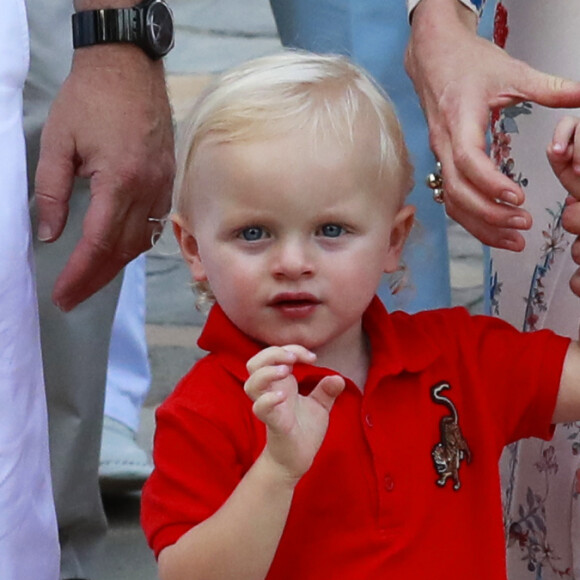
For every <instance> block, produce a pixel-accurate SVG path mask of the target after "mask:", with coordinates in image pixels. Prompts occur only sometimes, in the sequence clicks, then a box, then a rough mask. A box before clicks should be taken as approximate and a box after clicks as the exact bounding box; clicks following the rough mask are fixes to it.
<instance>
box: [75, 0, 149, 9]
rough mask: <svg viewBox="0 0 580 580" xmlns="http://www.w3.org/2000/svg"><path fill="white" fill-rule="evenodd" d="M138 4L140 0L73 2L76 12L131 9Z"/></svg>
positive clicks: (78, 0)
mask: <svg viewBox="0 0 580 580" xmlns="http://www.w3.org/2000/svg"><path fill="white" fill-rule="evenodd" d="M138 3H139V0H73V6H74V9H75V12H82V11H83V10H99V9H101V8H129V7H131V6H135V5H136V4H138Z"/></svg>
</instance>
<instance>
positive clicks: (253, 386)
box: [244, 365, 292, 401]
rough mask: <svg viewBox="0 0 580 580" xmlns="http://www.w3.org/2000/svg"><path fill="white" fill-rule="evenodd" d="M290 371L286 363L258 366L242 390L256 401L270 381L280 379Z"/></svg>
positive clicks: (268, 387) (269, 384)
mask: <svg viewBox="0 0 580 580" xmlns="http://www.w3.org/2000/svg"><path fill="white" fill-rule="evenodd" d="M291 372H292V370H291V367H289V366H288V365H275V366H266V367H261V368H258V369H257V370H256V371H255V372H253V373H252V374H251V375H250V378H249V379H248V380H247V381H246V383H245V384H244V391H246V394H247V395H248V397H250V399H252V401H256V400H257V399H258V397H260V396H261V395H262V394H263V393H264V392H265V391H267V390H268V389H270V388H271V386H272V383H275V382H276V381H281V380H283V379H285V378H286V377H288V376H289V375H290V373H291Z"/></svg>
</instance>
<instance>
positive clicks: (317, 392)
mask: <svg viewBox="0 0 580 580" xmlns="http://www.w3.org/2000/svg"><path fill="white" fill-rule="evenodd" d="M345 384H346V383H345V381H344V379H343V378H342V377H341V376H339V375H331V376H328V377H324V378H323V379H322V380H321V381H320V382H319V383H318V384H317V385H316V387H315V388H314V390H313V391H312V392H311V393H310V395H309V396H310V397H312V398H313V399H314V400H315V401H317V402H318V403H320V404H321V405H322V406H323V407H324V408H325V409H326V410H327V411H328V412H330V409H332V405H334V401H335V400H336V397H338V395H340V393H342V391H343V390H344V387H345Z"/></svg>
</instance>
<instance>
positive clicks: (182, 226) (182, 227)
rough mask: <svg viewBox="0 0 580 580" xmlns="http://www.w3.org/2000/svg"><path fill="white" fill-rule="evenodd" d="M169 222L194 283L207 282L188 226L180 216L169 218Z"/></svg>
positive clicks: (197, 249)
mask: <svg viewBox="0 0 580 580" xmlns="http://www.w3.org/2000/svg"><path fill="white" fill-rule="evenodd" d="M171 222H172V223H173V233H174V235H175V239H176V240H177V243H178V244H179V249H180V250H181V255H182V256H183V259H184V260H185V261H186V262H187V265H188V266H189V271H190V272H191V276H192V278H193V279H194V280H195V281H196V282H204V281H205V280H207V276H206V273H205V268H204V266H203V263H202V261H201V257H200V255H199V248H198V245H197V239H196V238H195V236H194V235H193V234H192V233H191V231H190V226H189V224H188V223H187V221H186V220H185V219H183V217H182V216H180V215H173V216H171Z"/></svg>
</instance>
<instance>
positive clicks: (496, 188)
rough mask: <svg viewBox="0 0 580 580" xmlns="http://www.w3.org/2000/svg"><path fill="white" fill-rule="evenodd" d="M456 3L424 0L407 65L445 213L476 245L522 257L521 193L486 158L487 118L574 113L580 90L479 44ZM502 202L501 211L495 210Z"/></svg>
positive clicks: (471, 20) (467, 14)
mask: <svg viewBox="0 0 580 580" xmlns="http://www.w3.org/2000/svg"><path fill="white" fill-rule="evenodd" d="M476 25H477V22H476V17H475V14H474V13H473V12H471V11H470V10H469V9H467V8H465V7H464V6H463V5H462V4H461V3H459V2H458V1H457V0H422V1H421V2H420V3H419V5H418V6H417V8H416V9H415V10H414V12H413V20H412V32H411V38H410V42H409V46H408V48H407V55H406V61H405V65H406V68H407V72H408V73H409V76H410V77H411V78H412V80H413V83H414V85H415V89H416V91H417V93H418V95H419V97H420V100H421V103H422V106H423V110H424V112H425V115H426V117H427V121H428V124H429V132H430V143H431V148H432V150H433V152H434V153H435V155H436V156H437V158H438V159H439V160H440V161H441V163H442V166H443V178H444V189H445V195H444V201H445V207H446V210H447V213H448V214H449V215H450V216H451V217H452V218H454V219H455V220H456V221H458V222H459V223H461V224H462V225H463V226H464V227H465V228H466V229H467V230H468V231H470V232H471V233H472V234H473V235H475V236H476V237H477V238H479V239H480V240H481V241H482V242H484V243H486V244H489V245H491V246H495V247H498V248H505V249H510V250H515V251H520V250H522V249H523V247H524V239H523V236H522V235H521V234H520V233H519V231H518V230H525V229H528V228H529V227H530V226H531V221H532V220H531V216H530V215H529V214H528V212H526V211H525V210H523V209H522V208H521V207H519V206H520V205H521V204H522V203H523V201H524V192H523V191H522V189H521V188H520V187H519V186H518V185H517V184H516V183H514V182H513V181H512V180H511V179H509V178H508V177H507V176H505V175H503V174H501V173H500V172H499V171H498V170H497V168H496V167H495V165H494V164H493V162H492V161H491V160H490V158H489V157H488V155H487V153H486V141H485V134H486V130H487V126H488V123H489V116H490V111H491V110H492V109H495V108H496V107H505V106H508V105H512V104H515V103H518V102H521V101H533V102H535V103H539V104H541V105H546V106H549V107H578V106H580V83H574V82H572V81H567V80H564V79H561V78H558V77H554V76H550V75H547V74H544V73H541V72H538V71H536V70H535V69H533V68H531V67H530V66H528V65H526V64H525V63H523V62H521V61H518V60H516V59H514V58H511V57H510V56H508V55H507V54H506V53H505V52H504V51H503V50H502V49H500V48H498V47H497V46H494V45H493V44H492V43H491V42H489V41H487V40H485V39H483V38H480V37H478V36H477V32H476ZM498 202H500V203H498Z"/></svg>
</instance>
